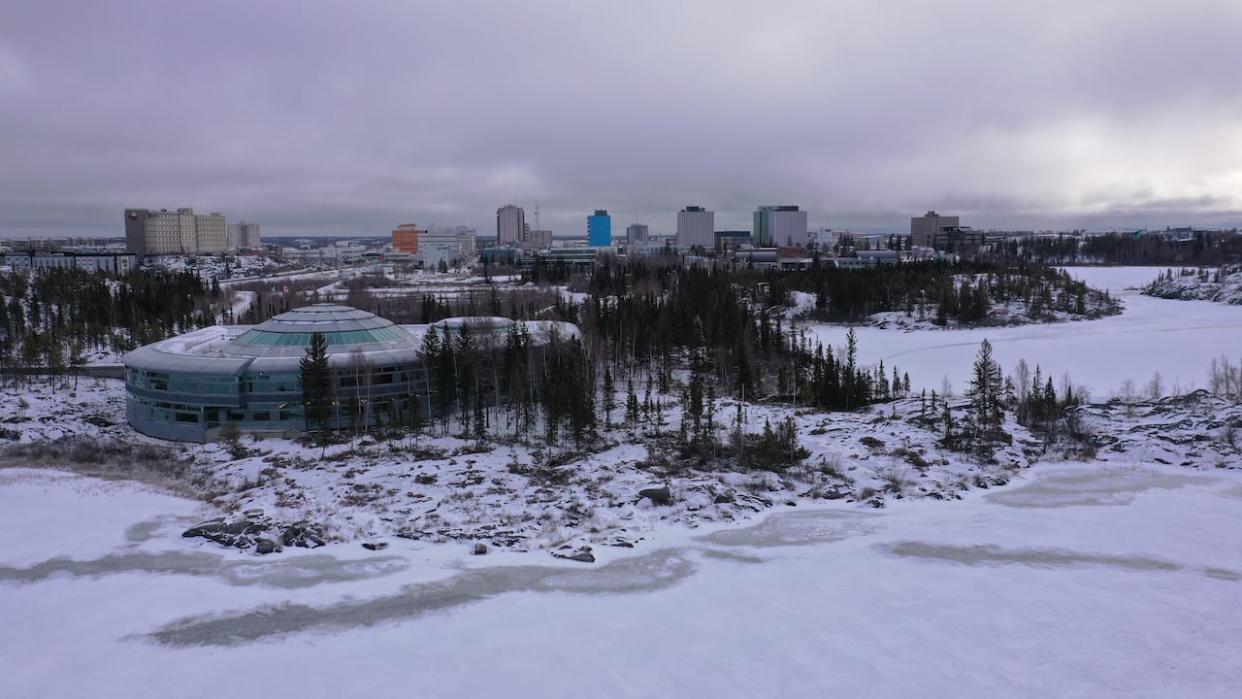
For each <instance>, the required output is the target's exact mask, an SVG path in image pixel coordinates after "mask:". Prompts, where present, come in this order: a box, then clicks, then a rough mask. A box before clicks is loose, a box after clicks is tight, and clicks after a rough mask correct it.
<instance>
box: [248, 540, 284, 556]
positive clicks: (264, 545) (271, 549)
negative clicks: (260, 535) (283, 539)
mask: <svg viewBox="0 0 1242 699" xmlns="http://www.w3.org/2000/svg"><path fill="white" fill-rule="evenodd" d="M279 550H280V544H278V543H276V542H275V541H272V540H271V539H259V543H257V544H255V546H254V551H255V553H263V554H267V553H276V552H277V551H279Z"/></svg>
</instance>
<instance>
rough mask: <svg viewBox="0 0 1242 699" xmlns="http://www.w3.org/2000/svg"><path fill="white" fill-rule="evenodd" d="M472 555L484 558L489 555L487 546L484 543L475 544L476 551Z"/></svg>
mask: <svg viewBox="0 0 1242 699" xmlns="http://www.w3.org/2000/svg"><path fill="white" fill-rule="evenodd" d="M472 553H473V554H474V555H476V556H483V555H485V554H487V544H485V543H483V542H482V541H480V542H477V543H475V545H474V550H473V552H472Z"/></svg>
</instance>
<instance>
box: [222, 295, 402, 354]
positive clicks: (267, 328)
mask: <svg viewBox="0 0 1242 699" xmlns="http://www.w3.org/2000/svg"><path fill="white" fill-rule="evenodd" d="M315 333H322V334H323V336H324V339H326V340H327V341H328V346H329V347H332V346H334V345H337V346H339V345H363V344H373V343H379V342H403V341H412V340H413V339H414V336H413V335H411V334H410V333H409V331H407V330H406V329H405V328H402V327H401V326H399V325H396V324H394V323H393V322H392V321H390V320H386V319H384V318H380V317H379V316H377V315H375V314H374V313H368V312H366V311H360V310H358V309H357V308H351V307H349V306H338V305H336V304H331V303H320V304H315V305H314V306H305V307H303V308H295V309H294V310H292V311H289V312H287V313H281V314H280V315H278V316H274V317H272V318H271V319H269V320H266V321H264V322H262V323H260V324H259V325H256V326H255V327H253V328H251V329H250V330H247V331H246V332H244V333H242V334H241V335H239V336H238V337H237V338H236V339H235V340H233V342H232V343H231V344H232V345H234V346H235V347H247V348H252V349H253V348H258V347H299V348H304V347H307V346H309V345H310V341H311V336H313V335H314V334H315Z"/></svg>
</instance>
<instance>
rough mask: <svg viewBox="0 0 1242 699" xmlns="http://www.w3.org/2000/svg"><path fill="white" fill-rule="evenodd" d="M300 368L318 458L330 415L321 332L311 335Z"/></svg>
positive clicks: (329, 383) (329, 378) (325, 352)
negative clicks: (315, 437)
mask: <svg viewBox="0 0 1242 699" xmlns="http://www.w3.org/2000/svg"><path fill="white" fill-rule="evenodd" d="M300 367H301V374H302V377H301V378H302V406H303V408H304V409H305V411H306V426H307V427H308V428H310V429H313V430H315V431H316V432H317V433H318V435H319V446H320V448H321V452H320V457H321V458H322V456H323V453H324V452H326V450H327V448H328V430H329V428H330V427H331V425H330V419H331V414H332V413H331V410H332V373H331V368H330V367H329V365H328V341H327V339H326V338H325V337H324V335H323V333H312V334H311V341H310V344H309V345H307V347H306V354H305V355H304V356H303V357H302V361H301V362H300Z"/></svg>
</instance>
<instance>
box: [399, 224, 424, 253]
mask: <svg viewBox="0 0 1242 699" xmlns="http://www.w3.org/2000/svg"><path fill="white" fill-rule="evenodd" d="M422 233H423V229H421V228H419V227H418V226H417V225H415V224H413V223H403V224H401V225H400V226H397V228H396V229H395V230H394V231H393V232H392V249H393V250H395V251H397V252H408V253H411V254H415V255H416V254H418V236H419V235H421V234H422Z"/></svg>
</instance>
